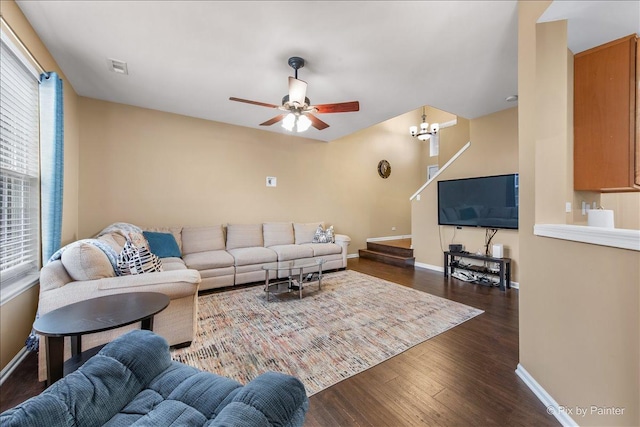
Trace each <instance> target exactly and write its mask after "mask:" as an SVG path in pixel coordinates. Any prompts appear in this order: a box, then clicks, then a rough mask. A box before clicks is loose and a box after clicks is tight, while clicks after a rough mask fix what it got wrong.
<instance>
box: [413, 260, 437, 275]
mask: <svg viewBox="0 0 640 427" xmlns="http://www.w3.org/2000/svg"><path fill="white" fill-rule="evenodd" d="M414 266H416V267H420V268H426V269H427V270H433V271H439V272H440V273H444V268H442V267H440V266H437V265H431V264H425V263H423V262H416V263H415V264H414Z"/></svg>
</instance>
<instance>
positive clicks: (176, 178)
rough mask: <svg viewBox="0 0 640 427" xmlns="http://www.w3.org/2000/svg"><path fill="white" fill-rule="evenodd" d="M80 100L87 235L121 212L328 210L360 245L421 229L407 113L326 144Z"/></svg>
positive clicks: (129, 215)
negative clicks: (269, 183) (413, 207)
mask: <svg viewBox="0 0 640 427" xmlns="http://www.w3.org/2000/svg"><path fill="white" fill-rule="evenodd" d="M80 107H81V108H80V111H81V113H80V117H81V120H80V122H81V137H82V147H81V162H80V164H81V169H80V236H81V237H88V236H91V235H93V234H95V233H96V232H98V231H100V230H101V229H102V228H104V227H105V226H107V225H109V224H110V223H112V222H116V221H126V222H131V223H134V224H140V225H143V226H154V225H201V224H220V223H222V224H226V223H252V222H264V221H316V220H323V221H325V222H326V223H327V224H333V225H334V227H335V229H336V232H337V233H343V234H347V235H349V236H350V237H351V238H352V243H351V246H350V248H349V253H357V251H358V249H361V248H364V247H365V246H366V244H365V241H366V238H368V237H381V236H389V235H403V234H410V233H411V221H410V204H409V201H408V199H409V196H410V195H411V194H412V191H415V189H416V188H417V187H418V185H419V183H420V174H419V170H418V164H419V155H420V145H419V144H416V141H415V140H413V138H411V137H410V136H409V134H408V128H409V126H410V125H411V122H412V118H411V117H410V116H408V115H404V116H400V117H397V118H394V119H391V120H388V121H386V122H383V123H381V124H379V125H376V126H373V127H371V128H369V129H365V130H363V131H360V132H357V133H355V134H353V135H350V136H347V137H345V138H342V139H340V140H337V141H332V142H329V143H323V142H317V141H312V140H309V139H304V138H299V137H295V136H288V135H281V134H276V133H272V132H266V131H262V130H255V129H249V128H242V127H238V126H232V125H227V124H223V123H217V122H212V121H207V120H201V119H195V118H189V117H185V116H180V115H176V114H169V113H162V112H159V111H154V110H147V109H142V108H137V107H131V106H126V105H122V104H114V103H110V102H104V101H98V100H94V99H89V98H80ZM327 120H328V119H327ZM329 123H330V121H329ZM382 159H386V160H388V161H389V162H390V164H391V176H390V177H389V178H388V179H382V178H380V177H379V176H378V173H377V165H378V162H379V161H380V160H382ZM267 176H275V177H276V178H277V187H275V188H267V187H266V186H265V178H266V177H267ZM392 227H396V230H392Z"/></svg>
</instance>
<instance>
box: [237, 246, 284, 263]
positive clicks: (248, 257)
mask: <svg viewBox="0 0 640 427" xmlns="http://www.w3.org/2000/svg"><path fill="white" fill-rule="evenodd" d="M228 252H229V253H230V254H231V255H232V256H233V259H234V260H235V265H250V264H262V263H267V262H276V261H277V260H278V254H276V253H275V251H272V250H271V249H269V248H262V247H252V248H237V249H231V250H229V251H228Z"/></svg>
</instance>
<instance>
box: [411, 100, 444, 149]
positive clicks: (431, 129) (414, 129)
mask: <svg viewBox="0 0 640 427" xmlns="http://www.w3.org/2000/svg"><path fill="white" fill-rule="evenodd" d="M439 130H440V125H439V124H438V123H431V126H429V123H427V114H426V113H425V111H424V107H422V123H420V130H418V126H411V127H410V128H409V132H410V133H411V136H413V137H414V138H415V137H417V138H418V139H419V140H420V141H427V140H429V138H431V135H435V134H437V133H438V131H439Z"/></svg>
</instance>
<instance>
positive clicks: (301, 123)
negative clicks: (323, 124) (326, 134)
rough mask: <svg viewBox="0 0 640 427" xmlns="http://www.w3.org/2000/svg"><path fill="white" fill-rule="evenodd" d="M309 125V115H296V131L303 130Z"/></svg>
mask: <svg viewBox="0 0 640 427" xmlns="http://www.w3.org/2000/svg"><path fill="white" fill-rule="evenodd" d="M310 126H311V120H309V117H307V116H305V115H304V114H301V115H300V116H299V117H298V125H297V127H296V130H297V131H298V132H304V131H306V130H307V129H309V127H310Z"/></svg>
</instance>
